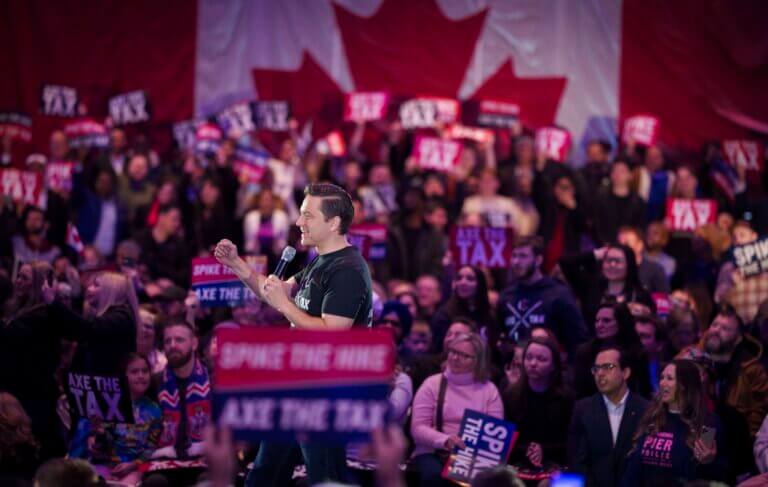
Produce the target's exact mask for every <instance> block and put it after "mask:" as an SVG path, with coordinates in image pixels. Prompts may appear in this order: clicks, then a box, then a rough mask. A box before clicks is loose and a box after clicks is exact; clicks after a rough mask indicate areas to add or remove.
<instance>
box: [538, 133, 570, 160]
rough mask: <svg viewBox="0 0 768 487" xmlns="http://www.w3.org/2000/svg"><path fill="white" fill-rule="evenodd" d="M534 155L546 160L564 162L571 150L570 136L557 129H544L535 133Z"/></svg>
mask: <svg viewBox="0 0 768 487" xmlns="http://www.w3.org/2000/svg"><path fill="white" fill-rule="evenodd" d="M535 144H536V153H537V154H544V155H545V156H546V158H547V159H552V160H553V161H557V162H565V160H566V159H567V158H568V151H569V150H570V149H571V134H569V133H568V131H566V130H563V129H559V128H557V127H544V128H540V129H539V130H537V131H536V141H535Z"/></svg>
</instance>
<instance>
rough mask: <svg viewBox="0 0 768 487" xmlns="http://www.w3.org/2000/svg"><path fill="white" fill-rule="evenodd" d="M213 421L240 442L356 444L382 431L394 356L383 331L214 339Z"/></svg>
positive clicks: (274, 331)
mask: <svg viewBox="0 0 768 487" xmlns="http://www.w3.org/2000/svg"><path fill="white" fill-rule="evenodd" d="M216 339H217V344H218V348H219V353H218V355H217V357H216V362H215V371H216V372H215V375H214V384H213V415H214V421H216V423H217V424H218V425H219V426H222V427H229V428H231V429H232V432H233V435H234V437H235V439H238V440H245V441H258V440H277V441H280V440H282V441H285V440H293V439H295V438H296V435H301V437H302V438H305V439H306V440H308V441H328V442H334V441H338V442H349V441H363V440H365V439H367V438H368V436H369V433H370V431H371V430H373V429H376V428H380V427H382V426H383V425H384V424H385V421H386V416H387V413H388V410H389V402H388V400H387V394H388V390H389V386H388V382H389V381H390V379H391V377H392V371H393V368H394V362H395V350H394V346H393V343H392V336H391V335H390V334H388V333H387V332H386V331H384V330H347V331H336V332H333V333H328V332H324V331H314V330H291V329H285V328H259V329H254V328H241V329H237V330H233V329H224V330H218V331H217V333H216Z"/></svg>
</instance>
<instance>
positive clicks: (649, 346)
mask: <svg viewBox="0 0 768 487" xmlns="http://www.w3.org/2000/svg"><path fill="white" fill-rule="evenodd" d="M635 332H637V336H638V337H639V338H640V343H642V344H643V349H644V350H645V355H646V357H648V378H649V380H650V381H651V390H652V391H653V392H654V393H656V392H658V390H659V376H660V375H661V369H662V368H663V367H664V365H666V363H667V362H669V361H670V360H672V358H673V357H674V354H673V353H672V350H671V347H670V345H669V343H668V342H667V340H666V336H665V335H664V331H663V330H662V324H661V320H659V318H657V317H656V316H655V315H652V314H650V313H649V314H641V315H638V316H635ZM640 373H643V371H640Z"/></svg>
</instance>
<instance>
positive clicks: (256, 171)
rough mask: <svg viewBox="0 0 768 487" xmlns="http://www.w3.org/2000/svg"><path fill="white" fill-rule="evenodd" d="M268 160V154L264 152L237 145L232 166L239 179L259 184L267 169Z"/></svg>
mask: <svg viewBox="0 0 768 487" xmlns="http://www.w3.org/2000/svg"><path fill="white" fill-rule="evenodd" d="M268 161H269V154H267V153H266V152H263V151H260V150H257V149H253V148H251V147H238V148H237V149H236V150H235V160H234V162H233V164H232V168H233V169H234V171H235V174H237V176H238V177H239V178H240V180H241V181H246V182H248V183H251V184H259V183H261V178H263V177H264V173H265V172H266V171H267V163H268Z"/></svg>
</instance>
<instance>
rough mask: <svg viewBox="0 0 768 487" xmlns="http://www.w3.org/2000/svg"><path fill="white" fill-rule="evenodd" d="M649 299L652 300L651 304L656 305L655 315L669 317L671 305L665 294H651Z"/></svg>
mask: <svg viewBox="0 0 768 487" xmlns="http://www.w3.org/2000/svg"><path fill="white" fill-rule="evenodd" d="M651 299H653V304H655V305H656V314H657V315H659V316H661V317H662V318H666V317H667V316H669V311H670V309H671V306H672V304H671V303H670V302H669V295H668V294H667V293H652V294H651Z"/></svg>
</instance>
